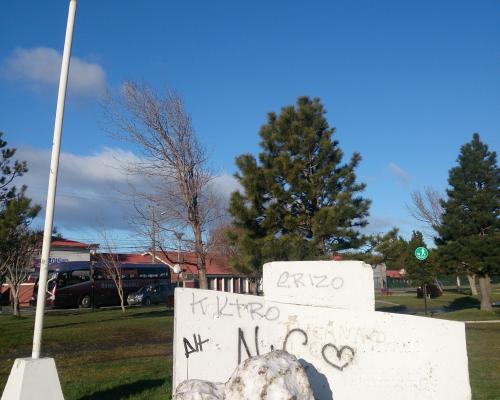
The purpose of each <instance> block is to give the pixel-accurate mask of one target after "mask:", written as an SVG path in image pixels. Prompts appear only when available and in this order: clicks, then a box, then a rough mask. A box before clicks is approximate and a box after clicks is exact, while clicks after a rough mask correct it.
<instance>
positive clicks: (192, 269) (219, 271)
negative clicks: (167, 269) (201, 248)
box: [146, 251, 240, 277]
mask: <svg viewBox="0 0 500 400" xmlns="http://www.w3.org/2000/svg"><path fill="white" fill-rule="evenodd" d="M146 254H147V257H151V254H150V253H146ZM156 258H157V259H158V261H161V262H163V263H165V264H168V265H170V266H171V267H173V266H174V265H175V264H177V252H176V251H169V252H167V256H165V255H164V254H163V253H162V252H157V253H156ZM179 264H180V266H181V269H182V270H183V271H184V272H186V273H190V274H193V275H198V270H197V268H196V254H195V253H192V252H182V253H180V263H179ZM205 265H206V268H207V275H218V276H221V275H226V276H240V274H239V273H237V272H235V271H233V270H232V269H231V267H230V266H229V259H228V258H226V257H222V256H218V255H211V254H208V255H207V256H206V258H205ZM174 275H175V274H172V277H173V276H174Z"/></svg>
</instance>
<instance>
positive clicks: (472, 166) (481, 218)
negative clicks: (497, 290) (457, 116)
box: [436, 133, 500, 310]
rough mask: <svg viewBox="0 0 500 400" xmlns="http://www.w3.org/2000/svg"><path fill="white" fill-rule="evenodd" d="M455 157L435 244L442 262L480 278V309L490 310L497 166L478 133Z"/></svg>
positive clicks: (497, 229) (499, 182)
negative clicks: (455, 162)
mask: <svg viewBox="0 0 500 400" xmlns="http://www.w3.org/2000/svg"><path fill="white" fill-rule="evenodd" d="M457 161H458V165H457V166H456V167H454V168H452V169H451V170H450V172H449V178H448V184H449V186H450V188H449V189H448V190H447V194H448V199H447V200H446V201H443V202H442V206H443V208H444V214H443V222H442V224H441V225H440V226H439V227H438V229H437V230H438V237H437V238H436V244H437V245H438V250H439V256H440V259H441V261H442V262H443V264H445V265H447V266H448V267H449V268H450V269H456V268H457V266H458V267H459V268H461V269H462V271H463V272H466V273H472V274H476V275H477V276H478V277H479V288H480V293H481V309H482V310H491V284H490V277H491V275H492V274H497V273H499V272H500V268H499V267H500V218H499V216H500V215H499V213H500V169H499V168H498V166H497V160H496V153H495V152H493V151H489V149H488V146H487V145H486V144H484V143H482V142H481V140H480V138H479V135H478V134H477V133H475V134H474V135H473V138H472V141H471V142H470V143H466V144H465V145H463V146H462V148H461V150H460V155H459V156H458V160H457Z"/></svg>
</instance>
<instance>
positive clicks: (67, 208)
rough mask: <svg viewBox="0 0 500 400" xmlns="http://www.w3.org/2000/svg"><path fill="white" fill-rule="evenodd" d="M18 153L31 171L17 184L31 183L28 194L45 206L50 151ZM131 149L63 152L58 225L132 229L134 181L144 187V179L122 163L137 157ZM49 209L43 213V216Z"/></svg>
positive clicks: (28, 184)
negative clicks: (77, 152) (128, 172)
mask: <svg viewBox="0 0 500 400" xmlns="http://www.w3.org/2000/svg"><path fill="white" fill-rule="evenodd" d="M16 156H17V158H18V159H19V160H26V161H27V162H28V168H29V171H28V173H27V174H25V175H24V176H22V177H21V178H18V179H19V180H18V181H17V182H16V185H19V184H25V185H27V186H28V193H27V194H28V196H29V197H31V198H32V199H33V201H34V202H35V203H38V204H40V205H42V206H45V202H46V196H47V184H48V174H49V165H50V151H48V150H40V149H33V148H18V151H17V153H16ZM137 160H138V158H137V157H136V156H135V155H134V154H133V153H131V152H127V151H124V150H121V149H109V148H104V149H102V150H101V151H99V152H98V153H95V154H92V155H87V156H82V155H77V154H72V153H64V152H63V153H61V157H60V162H59V174H58V175H59V176H58V185H57V197H56V211H55V222H54V223H55V225H56V226H58V227H60V228H63V229H72V230H78V229H79V228H81V229H85V228H93V229H96V230H99V229H103V228H106V229H128V228H129V218H128V217H129V216H130V215H131V212H132V206H131V204H130V198H129V197H128V196H127V193H128V192H130V184H134V185H135V186H137V187H139V188H141V184H142V182H141V181H140V180H139V179H138V178H137V177H133V176H128V175H127V174H125V173H124V172H123V171H122V170H121V169H120V166H121V165H122V164H123V163H124V162H126V161H137ZM44 213H45V211H43V212H42V213H41V214H40V216H41V218H42V219H43V216H44Z"/></svg>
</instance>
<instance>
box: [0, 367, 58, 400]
mask: <svg viewBox="0 0 500 400" xmlns="http://www.w3.org/2000/svg"><path fill="white" fill-rule="evenodd" d="M1 400H64V396H63V393H62V390H61V383H60V382H59V376H58V374H57V369H56V363H55V361H54V359H53V358H38V359H33V358H18V359H16V360H15V361H14V365H13V366H12V370H11V371H10V375H9V379H8V381H7V385H5V389H4V391H3V395H2V399H1Z"/></svg>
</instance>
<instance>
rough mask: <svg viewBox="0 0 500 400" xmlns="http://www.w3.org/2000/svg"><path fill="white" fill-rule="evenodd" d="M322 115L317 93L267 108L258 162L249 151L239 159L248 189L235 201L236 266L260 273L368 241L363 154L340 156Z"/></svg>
mask: <svg viewBox="0 0 500 400" xmlns="http://www.w3.org/2000/svg"><path fill="white" fill-rule="evenodd" d="M324 114H325V110H324V108H323V105H322V104H321V102H320V100H319V99H317V98H315V99H310V98H308V97H300V98H299V99H298V100H297V104H296V105H295V106H288V107H284V108H283V109H282V110H281V113H280V115H276V114H275V113H273V112H271V113H269V114H268V120H267V123H266V124H265V125H263V126H262V127H261V129H260V133H259V134H260V137H261V143H260V146H261V149H262V151H261V152H260V154H259V157H258V161H257V160H256V158H255V157H254V156H252V155H250V154H245V155H242V156H240V157H238V158H237V159H236V164H237V166H238V168H239V170H240V172H239V173H237V174H236V178H237V179H238V181H239V183H240V184H241V186H242V189H243V190H242V191H241V192H240V191H238V192H235V193H233V195H232V197H231V204H230V212H231V214H232V215H233V217H234V224H235V225H236V227H237V228H238V231H237V232H238V235H236V236H234V237H233V239H234V240H236V241H238V244H239V249H240V254H239V256H238V257H237V258H236V259H234V260H233V264H234V266H235V267H236V268H238V269H240V270H242V271H245V272H253V273H255V274H256V275H258V274H259V271H260V268H261V266H262V264H263V263H264V262H267V261H272V260H312V259H319V258H323V259H325V258H330V257H331V256H332V255H333V254H335V253H336V252H337V251H341V250H346V249H352V248H358V247H359V246H360V245H362V244H363V242H364V237H363V236H362V235H361V234H360V232H359V229H360V228H362V227H364V226H365V225H366V224H367V221H366V217H367V216H368V209H369V205H370V202H369V200H367V199H365V198H363V197H362V196H361V195H360V193H361V192H362V191H363V190H364V188H365V185H364V184H362V183H358V182H356V175H355V172H354V170H355V168H356V167H357V166H358V164H359V162H360V160H361V156H360V155H359V154H358V153H354V154H353V155H352V157H351V159H350V161H349V162H347V163H342V156H343V154H342V150H341V149H340V147H339V145H338V142H337V141H336V140H333V139H332V136H333V134H334V131H335V129H334V128H330V127H329V125H328V122H327V120H326V119H325V116H324Z"/></svg>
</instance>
